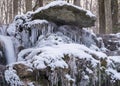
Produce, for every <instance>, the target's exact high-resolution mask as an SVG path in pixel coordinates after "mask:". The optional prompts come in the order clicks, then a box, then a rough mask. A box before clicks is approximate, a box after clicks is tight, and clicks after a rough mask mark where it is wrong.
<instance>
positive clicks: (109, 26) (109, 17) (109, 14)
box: [104, 0, 112, 34]
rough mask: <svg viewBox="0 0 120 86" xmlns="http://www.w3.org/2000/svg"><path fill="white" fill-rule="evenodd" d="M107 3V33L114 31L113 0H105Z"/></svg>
mask: <svg viewBox="0 0 120 86" xmlns="http://www.w3.org/2000/svg"><path fill="white" fill-rule="evenodd" d="M104 1H105V3H104V5H105V22H106V23H105V24H106V27H105V29H106V33H107V34H109V33H112V12H111V0H104Z"/></svg>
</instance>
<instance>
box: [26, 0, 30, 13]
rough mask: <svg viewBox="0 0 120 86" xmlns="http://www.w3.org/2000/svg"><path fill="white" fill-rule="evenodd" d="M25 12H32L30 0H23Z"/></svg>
mask: <svg viewBox="0 0 120 86" xmlns="http://www.w3.org/2000/svg"><path fill="white" fill-rule="evenodd" d="M25 6H26V12H27V11H31V10H32V0H25Z"/></svg>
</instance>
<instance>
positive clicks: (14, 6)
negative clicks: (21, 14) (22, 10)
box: [13, 0, 18, 16]
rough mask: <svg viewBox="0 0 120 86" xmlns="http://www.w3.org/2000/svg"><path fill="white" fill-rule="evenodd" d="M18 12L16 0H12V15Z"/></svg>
mask: <svg viewBox="0 0 120 86" xmlns="http://www.w3.org/2000/svg"><path fill="white" fill-rule="evenodd" d="M17 14H18V0H13V16H16V15H17Z"/></svg>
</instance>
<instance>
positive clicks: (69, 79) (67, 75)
mask: <svg viewBox="0 0 120 86" xmlns="http://www.w3.org/2000/svg"><path fill="white" fill-rule="evenodd" d="M65 77H66V78H67V79H68V81H73V82H75V79H73V78H72V77H71V76H70V75H69V74H66V75H65Z"/></svg>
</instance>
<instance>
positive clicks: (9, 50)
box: [0, 35, 16, 64]
mask: <svg viewBox="0 0 120 86" xmlns="http://www.w3.org/2000/svg"><path fill="white" fill-rule="evenodd" d="M0 42H1V43H2V46H3V49H4V50H3V52H5V57H6V60H7V64H10V63H12V62H15V61H16V58H15V51H14V46H13V42H12V39H11V38H10V37H8V36H2V35H0Z"/></svg>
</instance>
